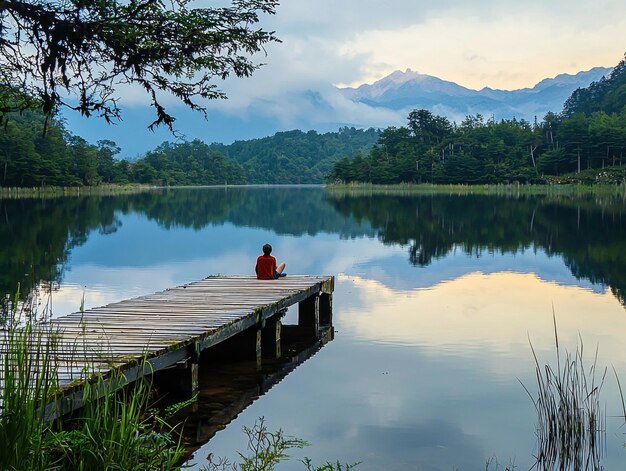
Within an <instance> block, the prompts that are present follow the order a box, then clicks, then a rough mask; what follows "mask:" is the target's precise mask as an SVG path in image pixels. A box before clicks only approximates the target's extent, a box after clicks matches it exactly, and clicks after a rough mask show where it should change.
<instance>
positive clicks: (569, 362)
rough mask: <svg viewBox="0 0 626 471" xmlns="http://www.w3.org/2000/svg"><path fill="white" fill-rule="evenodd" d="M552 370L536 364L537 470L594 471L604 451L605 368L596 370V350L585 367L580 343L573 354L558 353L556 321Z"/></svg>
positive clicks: (537, 362)
mask: <svg viewBox="0 0 626 471" xmlns="http://www.w3.org/2000/svg"><path fill="white" fill-rule="evenodd" d="M554 335H555V345H556V368H554V367H553V366H550V365H549V364H547V365H540V363H539V360H538V358H537V354H536V352H535V350H534V348H533V346H532V343H531V350H532V353H533V357H534V360H535V371H536V379H537V394H536V396H534V395H532V394H531V393H530V391H529V390H528V389H526V387H525V386H524V388H525V389H526V391H527V392H528V394H529V395H530V397H531V399H532V400H533V403H534V405H535V409H536V412H537V429H536V433H537V455H536V460H537V462H536V468H537V469H538V470H541V471H544V470H545V471H548V470H550V471H552V470H559V471H566V470H573V471H583V470H598V469H602V468H601V466H600V458H601V456H602V452H603V447H604V435H605V430H606V428H605V412H604V410H603V408H602V407H601V403H600V392H601V390H602V386H603V384H604V380H605V378H606V373H607V369H606V368H604V370H600V371H598V368H597V358H598V351H597V349H596V352H595V356H594V360H593V363H592V364H591V366H589V367H588V368H587V367H586V366H585V362H584V360H583V342H582V339H580V338H579V341H578V344H577V347H576V351H575V352H574V353H571V352H568V351H567V350H564V351H561V348H560V346H559V337H558V332H557V328H556V320H555V321H554Z"/></svg>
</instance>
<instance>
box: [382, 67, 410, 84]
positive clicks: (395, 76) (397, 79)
mask: <svg viewBox="0 0 626 471" xmlns="http://www.w3.org/2000/svg"><path fill="white" fill-rule="evenodd" d="M420 76H422V74H420V73H418V72H414V71H413V70H411V69H409V68H407V69H406V70H405V71H404V72H402V71H401V70H395V71H394V72H392V73H391V74H389V75H387V76H386V77H383V78H382V79H380V80H377V81H376V82H374V83H379V82H383V81H389V82H393V83H396V84H398V85H400V84H403V83H405V82H408V81H410V80H414V79H416V78H418V77H420Z"/></svg>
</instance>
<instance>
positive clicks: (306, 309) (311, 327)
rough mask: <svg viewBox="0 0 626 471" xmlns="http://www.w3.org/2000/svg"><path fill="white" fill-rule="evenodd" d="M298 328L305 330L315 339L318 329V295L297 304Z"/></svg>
mask: <svg viewBox="0 0 626 471" xmlns="http://www.w3.org/2000/svg"><path fill="white" fill-rule="evenodd" d="M298 326H299V327H303V328H306V330H308V331H309V332H310V333H311V334H312V335H313V336H314V337H315V338H317V337H318V335H319V329H320V297H319V295H318V294H315V295H313V296H311V297H310V298H307V299H305V300H304V301H300V303H299V304H298Z"/></svg>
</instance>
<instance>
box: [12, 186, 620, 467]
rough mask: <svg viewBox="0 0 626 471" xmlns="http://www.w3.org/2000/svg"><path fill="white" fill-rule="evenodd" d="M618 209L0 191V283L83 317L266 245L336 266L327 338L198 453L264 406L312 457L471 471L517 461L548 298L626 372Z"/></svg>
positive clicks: (266, 195) (529, 432) (528, 424)
mask: <svg viewBox="0 0 626 471" xmlns="http://www.w3.org/2000/svg"><path fill="white" fill-rule="evenodd" d="M624 211H626V209H625V206H624V204H623V202H621V201H618V202H613V201H609V200H607V201H596V200H593V199H588V198H582V199H568V198H554V197H520V198H497V197H486V196H485V197H482V196H480V197H479V196H473V197H451V196H411V197H390V196H357V197H348V196H347V195H333V196H332V197H331V196H328V195H327V194H325V193H324V191H323V190H322V189H321V188H305V189H299V188H235V189H232V188H229V189H223V188H220V189H197V190H183V189H180V190H162V191H156V192H151V193H146V194H142V195H127V196H121V197H87V198H84V199H79V198H67V199H58V200H44V201H42V200H19V201H10V200H0V244H1V245H0V289H1V290H2V293H10V292H13V291H14V289H15V283H16V282H17V281H23V282H24V286H25V291H27V290H28V289H29V288H31V287H41V288H42V289H48V288H49V287H52V288H54V292H53V302H52V305H53V309H55V310H57V311H60V313H64V312H70V311H76V310H77V309H78V306H79V304H80V299H81V297H82V294H83V293H84V294H85V296H86V307H91V306H95V305H102V304H106V303H109V302H113V301H118V300H121V299H124V298H129V297H133V296H137V295H141V294H147V293H151V292H155V291H159V290H162V289H165V288H167V287H170V286H175V285H180V284H182V283H186V282H189V281H192V280H196V279H200V278H202V277H204V276H207V275H209V274H218V273H221V274H252V273H253V267H254V260H255V259H256V256H257V255H258V254H259V251H260V247H261V245H262V244H263V243H265V242H271V243H272V245H273V246H274V251H275V253H276V254H277V255H278V256H279V257H281V259H286V260H287V264H288V271H289V273H291V274H296V273H298V274H327V275H337V274H339V275H340V276H338V277H337V285H336V289H335V297H334V301H335V303H334V305H335V328H336V329H337V334H336V337H335V340H334V341H333V342H331V343H329V344H328V345H327V346H326V347H324V348H323V349H322V350H320V351H319V352H318V353H317V354H316V356H315V359H314V361H307V362H305V363H304V364H302V365H301V366H300V367H298V368H297V369H296V370H295V371H293V372H292V373H291V374H289V375H288V376H286V377H285V378H284V379H283V380H282V381H281V382H280V383H279V384H277V385H275V386H274V387H273V388H272V390H271V394H266V395H263V396H262V397H259V399H257V400H256V401H254V402H253V403H252V404H250V405H249V406H248V407H247V408H246V409H245V410H243V411H242V412H240V413H239V415H238V416H237V417H235V418H234V420H233V422H232V423H231V424H230V425H228V426H227V427H226V429H224V430H222V431H220V432H219V433H217V434H216V435H215V436H214V437H213V438H212V439H211V441H210V442H209V444H208V445H204V446H203V447H202V448H201V449H200V450H199V451H198V452H197V454H196V456H198V457H199V458H198V459H199V460H200V459H201V457H202V456H203V455H206V454H208V453H209V452H213V453H215V454H216V455H227V456H230V457H231V458H236V456H237V455H236V450H238V449H243V448H245V443H243V441H244V440H245V438H244V437H243V436H242V434H241V428H242V426H244V425H245V426H250V425H252V424H253V423H254V422H255V420H256V419H257V418H258V417H260V416H265V417H266V419H267V424H268V427H269V428H270V429H277V428H283V429H284V430H285V432H286V433H288V434H291V435H295V436H298V437H301V438H303V439H306V440H307V441H309V442H311V443H312V444H313V446H312V447H311V448H309V449H306V450H304V451H303V452H302V455H301V456H305V455H308V456H310V457H311V458H313V459H314V460H315V461H316V462H324V461H325V460H327V459H332V460H335V459H338V460H339V461H341V462H354V461H358V460H361V461H363V465H361V467H360V468H359V469H361V470H363V471H370V470H372V471H373V470H380V469H386V470H389V471H391V470H406V469H430V470H441V471H448V470H450V469H459V470H475V469H484V468H485V462H486V460H487V459H488V458H489V457H492V456H494V455H495V456H497V457H498V459H499V461H500V462H503V463H507V462H508V461H509V459H512V460H514V461H515V462H516V463H517V464H518V466H519V469H528V468H530V467H531V466H532V464H533V460H532V455H533V453H536V451H537V450H536V439H535V414H534V409H533V405H532V403H531V401H530V400H529V398H528V396H527V395H526V392H525V391H524V390H523V388H522V387H521V386H520V384H519V381H518V379H519V380H521V381H523V382H524V384H526V385H530V386H532V385H534V384H535V372H534V369H533V360H532V355H531V353H530V349H529V344H528V337H530V338H531V339H532V341H533V344H534V345H535V346H536V349H537V353H538V356H539V357H540V360H541V361H542V362H544V363H545V364H548V363H551V362H553V361H554V339H553V327H552V312H553V309H554V312H556V315H557V318H558V321H559V326H560V327H559V330H560V335H561V338H562V341H563V344H564V345H575V343H576V342H577V340H578V336H579V335H581V336H582V337H583V338H584V341H585V345H586V346H587V349H586V352H587V353H588V354H590V355H592V354H593V352H594V350H595V347H596V345H599V359H598V364H599V365H600V366H605V365H607V366H611V365H613V366H615V368H616V370H617V372H618V374H619V375H620V378H621V379H622V383H623V382H624V379H623V378H624V377H626V355H625V354H624V352H623V348H622V347H621V337H620V334H619V333H620V332H623V331H624V330H625V328H626V325H624V324H625V322H626V316H624V306H623V303H624V296H623V293H624V292H625V291H624V290H625V288H626V230H625V229H626V225H625V220H624ZM252 380H253V381H254V380H255V378H254V377H253V378H252ZM255 384H256V383H255ZM255 387H256V386H255ZM211 394H213V392H212V393H211ZM253 395H254V394H253ZM603 398H604V401H605V402H606V404H607V415H608V417H607V430H608V432H607V449H608V454H607V456H606V457H605V458H603V465H604V466H605V468H606V469H620V466H621V463H623V459H624V451H623V450H624V449H623V445H624V442H625V441H626V439H624V435H623V432H622V431H621V429H619V426H620V425H621V422H619V421H618V420H617V419H615V418H614V416H617V415H618V414H619V407H621V406H620V404H621V401H620V400H619V392H618V391H617V388H616V387H615V385H614V384H612V383H611V384H607V385H606V386H605V388H604V390H603ZM211 402H213V401H211V398H210V397H209V396H208V395H207V397H206V407H208V404H210V403H211ZM217 403H220V404H222V405H224V404H223V402H222V401H215V402H214V406H215V405H216V404H217ZM203 407H204V406H203ZM618 422H619V423H618ZM207 427H208V425H207V422H202V425H201V426H199V429H200V430H201V433H200V435H203V434H205V435H206V434H207V433H208V428H207ZM294 458H297V456H296V457H294ZM296 469H297V468H296Z"/></svg>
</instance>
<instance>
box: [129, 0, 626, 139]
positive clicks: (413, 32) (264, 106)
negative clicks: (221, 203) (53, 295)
mask: <svg viewBox="0 0 626 471" xmlns="http://www.w3.org/2000/svg"><path fill="white" fill-rule="evenodd" d="M226 1H227V0H219V3H222V4H223V3H224V2H226ZM197 5H199V6H200V5H202V6H204V5H207V6H214V5H216V2H215V1H213V0H211V1H209V0H197ZM262 25H263V27H264V28H265V29H268V30H275V31H276V34H277V36H278V37H279V38H280V39H281V40H282V41H283V42H282V43H280V44H271V45H269V46H268V48H267V55H266V56H265V55H263V56H260V57H259V58H258V60H259V61H260V62H264V63H265V64H266V65H265V66H263V67H262V68H261V69H260V70H258V71H257V72H256V73H255V74H254V75H253V76H252V77H250V78H247V79H236V78H232V77H231V78H228V79H227V80H226V81H225V82H221V83H220V82H216V84H217V85H218V86H220V87H221V88H222V89H223V90H224V91H225V92H226V93H227V95H228V97H229V99H228V100H226V101H220V100H215V101H212V102H210V103H209V104H208V106H209V108H211V109H213V110H216V111H217V110H219V111H220V112H221V113H225V114H226V116H230V117H232V118H233V119H235V118H236V119H243V120H249V121H250V125H253V124H254V120H255V119H256V121H257V122H258V120H259V118H258V117H259V116H262V117H267V118H268V119H271V120H274V121H276V122H278V123H280V125H279V126H278V127H276V129H275V130H280V129H293V128H301V129H313V128H317V127H319V126H321V125H322V124H324V125H325V126H326V127H332V123H355V124H357V125H359V124H361V125H366V126H375V127H386V126H389V125H399V124H402V123H403V122H404V120H405V118H404V114H402V113H394V112H392V111H390V110H387V109H382V108H372V107H369V106H366V105H363V104H361V103H354V102H351V101H350V100H347V99H345V98H344V97H342V96H341V95H340V94H339V93H337V91H336V89H335V86H346V85H350V86H357V85H360V84H363V83H372V82H374V81H376V80H379V79H381V78H383V77H385V76H386V75H388V74H390V73H391V72H393V71H395V70H406V69H407V68H410V69H412V70H413V71H417V72H420V73H422V74H428V75H433V76H436V77H439V78H442V79H445V80H449V81H453V82H456V83H458V84H460V85H463V86H465V87H468V88H473V89H481V88H483V87H485V86H488V87H491V88H499V89H506V90H514V89H519V88H525V87H532V86H534V85H535V84H536V83H538V82H539V81H541V80H543V79H545V78H548V77H554V76H556V75H558V74H560V73H576V72H579V71H582V70H589V69H591V68H593V67H597V66H604V67H612V66H615V65H616V64H617V63H618V62H619V61H620V60H621V59H622V58H623V57H624V53H625V52H626V0H585V1H583V0H525V1H520V0H481V1H478V0H438V1H434V0H431V1H426V0H282V1H281V4H280V5H279V7H278V11H277V14H276V15H274V16H271V17H264V18H263V20H262ZM124 95H125V97H124V103H125V105H133V104H142V105H145V104H146V100H147V97H146V96H145V94H144V93H141V92H140V93H137V92H132V91H131V92H130V93H129V92H128V90H127V91H126V92H124ZM312 97H313V99H312ZM168 101H169V100H168ZM175 103H176V101H175V100H171V101H169V104H170V105H173V106H178V105H177V104H175ZM181 124H182V122H181ZM244 126H245V125H244ZM183 131H185V132H187V131H188V129H186V127H183ZM267 132H270V130H269V128H268V130H267ZM190 135H192V134H191V133H190ZM211 138H213V137H211ZM215 139H218V140H219V139H220V137H216V138H215Z"/></svg>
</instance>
